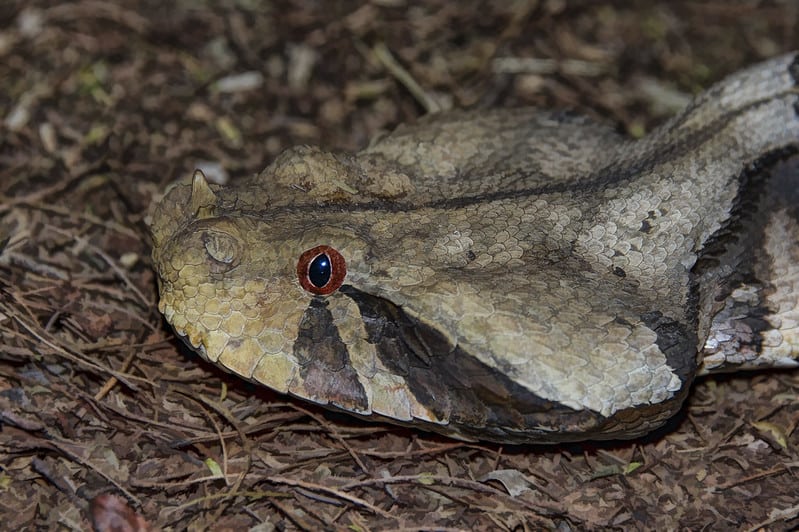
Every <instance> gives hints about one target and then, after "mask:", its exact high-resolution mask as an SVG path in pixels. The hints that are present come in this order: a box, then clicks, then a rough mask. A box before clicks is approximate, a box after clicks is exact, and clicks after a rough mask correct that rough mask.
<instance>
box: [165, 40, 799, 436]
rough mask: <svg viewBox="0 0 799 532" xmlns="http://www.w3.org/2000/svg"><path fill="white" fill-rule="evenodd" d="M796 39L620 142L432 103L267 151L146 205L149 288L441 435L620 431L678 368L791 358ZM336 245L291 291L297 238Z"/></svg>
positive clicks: (296, 381)
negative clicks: (248, 166)
mask: <svg viewBox="0 0 799 532" xmlns="http://www.w3.org/2000/svg"><path fill="white" fill-rule="evenodd" d="M797 78H799V63H797V57H796V55H795V54H791V55H786V56H783V57H779V58H775V59H773V60H771V61H768V62H765V63H762V64H760V65H756V66H754V67H752V68H750V69H748V70H745V71H742V72H740V73H738V74H735V75H733V76H731V77H730V78H728V79H726V80H725V81H723V82H721V83H720V84H718V85H716V86H714V87H712V88H711V89H709V90H708V91H706V92H705V93H703V94H701V95H700V96H699V97H697V98H696V100H695V101H694V103H692V104H691V105H690V106H689V107H688V109H687V110H686V111H684V112H683V113H682V114H680V115H678V116H677V117H675V118H674V119H672V120H671V121H669V122H667V123H666V124H664V125H663V126H662V127H660V128H658V129H657V130H655V131H653V132H652V133H651V134H650V135H648V136H647V137H645V138H644V139H642V140H638V141H633V140H628V139H624V138H621V137H619V136H617V135H616V134H614V133H612V132H611V131H610V130H609V129H607V128H605V127H603V126H601V125H597V124H594V123H591V122H590V121H588V120H586V119H583V118H579V117H574V116H571V115H568V114H564V113H540V112H535V111H532V110H524V109H523V110H498V111H478V112H471V113H451V114H447V115H442V116H431V117H428V118H426V119H423V120H421V121H420V122H419V123H418V124H417V125H414V126H410V127H401V128H399V129H398V130H397V131H395V132H394V133H392V134H390V135H388V136H386V137H384V138H381V139H377V140H376V141H374V142H373V143H372V144H371V145H370V146H369V147H368V148H366V149H365V150H363V151H361V152H359V153H358V154H355V155H344V154H338V155H336V154H330V153H326V152H323V151H321V150H318V149H316V148H309V147H301V148H295V149H292V150H288V151H287V152H285V153H284V154H282V155H281V156H280V157H278V158H277V159H276V160H275V161H274V162H273V163H272V164H271V165H270V166H269V167H268V168H266V169H265V170H264V171H263V172H262V173H261V174H260V175H259V176H257V177H255V178H252V179H250V180H245V181H242V182H240V183H239V184H237V185H235V186H231V187H226V188H223V187H217V186H215V185H208V184H207V183H206V181H205V179H204V178H203V177H202V175H201V174H199V173H198V174H196V175H195V177H194V179H193V182H192V184H191V185H177V186H176V187H175V188H173V189H172V190H171V191H170V192H169V193H168V194H167V196H166V197H165V198H164V200H163V201H162V203H161V204H160V205H159V206H158V208H157V209H156V211H155V213H154V217H153V223H152V232H153V241H154V250H153V258H154V262H155V265H156V268H157V270H158V275H159V286H160V291H161V301H160V305H159V308H160V310H161V311H162V312H163V313H164V315H165V316H166V318H167V320H168V321H169V322H170V323H171V324H172V326H173V327H174V329H175V331H176V332H177V333H178V334H179V335H181V336H183V337H185V339H186V341H187V343H188V344H189V345H191V346H193V347H194V348H195V349H196V350H197V351H198V352H199V353H200V354H201V355H202V356H204V357H205V358H207V359H208V360H210V361H212V362H215V363H217V364H220V365H221V366H223V367H224V368H226V369H227V370H229V371H232V372H233V373H235V374H238V375H240V376H242V377H244V378H246V379H250V380H253V381H256V382H259V383H261V384H264V385H266V386H269V387H270V388H272V389H275V390H277V391H279V392H283V393H288V394H291V395H294V396H296V397H301V398H304V399H307V400H310V401H313V402H316V403H319V404H322V405H325V406H328V407H331V408H336V409H340V410H345V411H348V412H351V413H353V414H355V415H358V416H361V417H365V418H370V419H371V418H375V419H382V420H388V421H391V422H395V423H401V424H405V425H411V426H418V427H420V428H423V429H427V430H433V431H437V432H441V433H444V434H447V435H450V436H453V437H456V438H462V439H485V440H494V441H502V442H512V443H521V442H538V443H542V442H558V441H567V440H581V439H607V438H631V437H635V436H638V435H641V434H643V433H645V432H647V431H650V430H652V429H653V428H656V427H657V426H659V425H661V424H662V423H663V422H664V421H665V420H667V419H668V418H669V417H670V416H671V415H673V413H674V412H675V411H676V410H677V409H678V408H679V407H680V404H681V403H682V400H683V399H684V398H685V396H686V394H687V391H688V388H689V386H690V384H691V382H692V380H693V379H694V377H695V376H696V375H698V374H701V373H705V372H708V371H711V370H712V371H729V370H733V369H738V368H752V367H762V366H783V367H793V366H795V365H797V361H796V359H797V357H799V301H798V300H799V157H796V156H794V155H793V154H794V153H795V151H796V150H797V148H798V147H799V94H798V92H797ZM318 245H327V246H331V247H333V248H335V249H336V250H337V251H338V252H339V253H340V254H341V255H342V256H343V257H344V259H345V260H346V265H347V272H346V277H345V278H344V281H343V285H342V286H341V287H340V288H339V289H338V290H336V291H334V292H333V293H331V294H329V295H326V296H318V295H316V296H315V295H312V294H310V293H309V292H307V291H306V290H304V289H303V288H302V287H301V285H300V283H299V281H298V274H297V261H298V259H299V258H300V256H301V255H302V253H303V252H304V251H306V250H308V249H311V248H314V247H316V246H318Z"/></svg>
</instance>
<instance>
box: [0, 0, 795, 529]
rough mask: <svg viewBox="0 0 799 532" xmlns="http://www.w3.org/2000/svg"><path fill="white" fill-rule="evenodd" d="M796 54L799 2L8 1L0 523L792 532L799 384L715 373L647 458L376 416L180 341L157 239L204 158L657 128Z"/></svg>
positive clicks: (1, 31) (775, 376)
mask: <svg viewBox="0 0 799 532" xmlns="http://www.w3.org/2000/svg"><path fill="white" fill-rule="evenodd" d="M166 6H170V7H166ZM198 6H201V7H198ZM790 49H799V8H798V7H797V4H796V3H794V2H760V1H751V0H734V1H729V2H722V1H716V2H689V1H676V2H668V3H665V2H662V3H656V2H645V1H640V2H608V3H600V2H592V1H588V0H584V1H574V2H566V1H565V0H541V1H536V0H528V1H515V2H474V1H462V2H452V1H450V0H431V1H426V2H421V1H419V2H413V1H410V0H408V1H406V0H373V1H371V2H353V1H335V2H316V1H310V0H308V1H301V0H295V1H288V0H281V1H274V2H258V1H256V0H239V1H231V2H223V1H210V0H209V1H207V2H192V1H187V0H181V1H176V2H160V1H159V2H156V1H154V0H147V1H139V0H126V1H124V2H116V3H114V2H106V1H102V0H78V1H70V2H45V1H36V0H24V1H23V0H16V1H6V2H3V3H2V4H1V5H0V339H1V340H0V422H1V423H2V430H0V493H2V495H3V496H2V498H0V516H2V517H0V520H1V522H2V527H3V528H5V529H7V530H23V529H39V530H42V529H47V530H55V529H70V530H86V529H89V528H91V527H92V526H95V527H96V528H97V529H99V530H110V529H112V525H113V523H120V522H121V523H123V524H125V525H126V526H128V527H129V528H128V529H129V530H137V529H138V530H148V529H149V530H156V529H169V530H177V529H187V528H188V529H192V530H202V529H214V530H243V529H246V528H256V529H257V530H272V529H279V530H293V529H301V530H331V529H351V530H381V529H382V530H385V529H393V530H402V529H405V530H484V529H496V530H532V529H557V530H571V529H575V530H576V529H606V528H610V529H624V530H630V529H658V530H666V529H705V530H707V529H741V530H756V529H759V528H761V527H763V528H766V529H787V528H792V527H796V526H797V525H799V521H797V515H799V494H797V488H796V486H797V478H796V476H797V471H799V430H796V427H797V424H799V399H798V398H799V393H797V392H799V372H766V373H758V374H749V375H742V376H727V377H724V378H717V379H702V380H700V381H698V382H697V383H696V385H695V386H694V389H693V390H692V393H691V395H690V397H689V399H688V401H687V403H686V405H685V407H684V408H683V410H682V412H681V413H680V414H679V415H678V416H677V417H676V418H675V419H674V420H673V421H672V422H671V423H669V425H668V426H667V427H665V428H664V429H662V430H660V431H659V432H658V433H656V434H653V435H651V436H649V437H647V438H643V439H639V440H633V441H628V442H613V443H604V444H595V443H586V444H581V445H567V446H553V447H543V446H542V447H529V446H526V447H522V446H519V447H509V446H500V445H488V444H486V445H482V444H470V443H461V442H456V441H452V440H448V439H446V438H443V437H439V436H435V435H431V434H428V433H423V432H419V431H414V430H409V429H403V428H397V427H393V426H387V425H374V424H368V423H366V422H360V421H357V420H354V419H351V418H349V417H347V416H341V415H332V414H329V413H327V412H326V411H324V410H322V409H319V408H315V407H313V406H310V405H308V404H305V403H301V402H296V401H293V400H291V399H290V398H287V397H285V396H280V395H278V394H274V393H271V392H269V391H265V390H262V389H260V388H258V387H256V386H254V385H252V384H249V383H245V382H243V381H241V380H239V379H237V378H236V377H233V376H231V375H228V374H226V373H225V372H223V371H221V370H219V369H217V368H215V367H214V366H212V365H210V364H208V363H205V362H203V361H202V360H200V358H199V357H197V356H195V355H192V354H191V353H189V352H188V351H187V350H186V349H184V348H182V346H181V342H180V341H178V340H177V339H176V338H175V336H174V335H173V333H172V332H171V331H170V330H169V328H168V327H167V326H166V325H165V322H164V321H163V319H162V317H161V315H160V314H159V313H158V310H157V307H156V302H157V293H156V280H155V276H154V273H153V270H152V267H151V260H150V240H149V235H148V230H147V215H148V212H149V209H150V207H151V205H152V204H153V203H154V202H155V201H157V200H158V198H159V197H160V195H161V194H162V193H163V191H164V189H165V188H166V187H167V185H168V184H169V183H170V182H172V181H174V180H177V179H179V178H183V177H185V176H187V175H190V174H191V172H192V171H193V169H194V168H195V167H198V166H202V167H203V168H206V169H207V170H208V172H209V177H212V178H214V179H217V180H226V179H231V180H232V179H236V178H238V177H242V176H247V175H251V174H253V173H256V172H258V171H260V170H261V169H262V168H263V167H264V166H266V165H267V164H268V163H269V162H270V161H271V160H272V159H273V158H274V157H275V156H276V155H277V154H279V153H280V152H281V151H282V150H284V149H286V148H287V147H289V146H292V145H296V144H316V145H320V146H323V147H325V148H328V149H333V150H345V151H352V150H357V149H358V148H360V147H363V146H364V145H365V144H366V143H367V142H368V140H369V139H370V138H371V137H372V136H373V135H375V134H377V133H379V132H380V131H383V130H387V129H391V128H393V127H395V126H396V125H397V124H399V123H402V122H411V121H413V120H415V119H416V118H418V117H419V116H421V115H423V114H424V113H425V112H426V111H428V110H431V109H434V108H450V107H470V108H485V107H499V106H506V107H512V106H522V105H534V106H539V107H542V108H560V109H563V108H568V109H574V110H577V111H579V112H581V113H585V114H588V115H592V116H594V117H596V118H599V119H601V120H604V121H607V122H609V123H611V124H614V125H617V126H618V128H619V129H620V130H622V131H626V132H627V133H628V134H630V135H633V136H641V135H643V134H645V133H646V132H647V131H649V130H650V129H652V127H653V126H654V125H655V124H657V123H658V122H660V121H662V120H663V119H664V118H665V117H666V116H669V115H670V114H672V113H674V112H675V111H676V110H678V109H679V108H681V107H682V106H683V105H685V104H686V103H687V102H688V100H689V99H690V97H691V96H692V95H693V94H695V93H697V92H698V91H700V90H701V89H702V88H704V87H707V86H708V85H709V84H711V83H713V82H714V81H717V80H719V79H721V78H722V77H723V76H725V75H726V74H728V73H730V72H733V71H734V70H736V69H738V68H741V67H743V66H745V65H748V64H751V63H754V62H756V61H758V60H761V59H763V58H766V57H769V56H772V55H775V54H778V53H780V52H783V51H787V50H790Z"/></svg>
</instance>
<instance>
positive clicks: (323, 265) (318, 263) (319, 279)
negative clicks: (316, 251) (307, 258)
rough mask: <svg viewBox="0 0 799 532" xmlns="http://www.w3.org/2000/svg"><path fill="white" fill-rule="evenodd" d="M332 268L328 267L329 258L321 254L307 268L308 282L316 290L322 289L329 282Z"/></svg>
mask: <svg viewBox="0 0 799 532" xmlns="http://www.w3.org/2000/svg"><path fill="white" fill-rule="evenodd" d="M331 273H333V268H332V266H331V265H330V257H328V256H327V255H326V254H324V253H322V254H321V255H319V256H318V257H316V258H315V259H314V260H312V261H311V265H310V266H308V280H309V281H311V284H313V285H314V286H315V287H317V288H322V287H323V286H325V285H326V284H327V283H328V282H329V281H330V274H331Z"/></svg>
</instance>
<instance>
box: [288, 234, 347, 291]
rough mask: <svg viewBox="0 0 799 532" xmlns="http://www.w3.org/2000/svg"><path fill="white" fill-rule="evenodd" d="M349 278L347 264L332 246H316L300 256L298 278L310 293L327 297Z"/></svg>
mask: <svg viewBox="0 0 799 532" xmlns="http://www.w3.org/2000/svg"><path fill="white" fill-rule="evenodd" d="M346 276H347V263H346V262H345V261H344V257H342V256H341V253H339V252H338V251H336V250H335V249H333V248H331V247H330V246H316V247H315V248H312V249H309V250H308V251H306V252H304V253H303V254H302V255H300V259H299V260H298V261H297V277H298V278H299V280H300V285H301V286H302V287H303V288H304V289H305V290H306V291H308V292H310V293H312V294H315V295H320V296H326V295H328V294H332V293H333V292H335V291H336V290H338V289H339V287H340V286H341V284H342V283H343V282H344V277H346Z"/></svg>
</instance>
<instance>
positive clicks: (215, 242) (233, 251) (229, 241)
mask: <svg viewBox="0 0 799 532" xmlns="http://www.w3.org/2000/svg"><path fill="white" fill-rule="evenodd" d="M202 240H203V244H204V245H205V251H206V252H207V253H208V256H209V257H211V258H212V259H213V260H215V261H216V262H218V263H221V264H226V265H229V266H231V267H232V266H235V265H236V264H238V260H239V257H240V250H239V243H238V241H237V240H236V238H235V237H234V236H232V235H229V234H227V233H222V232H219V231H206V232H205V233H204V234H203V238H202Z"/></svg>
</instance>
